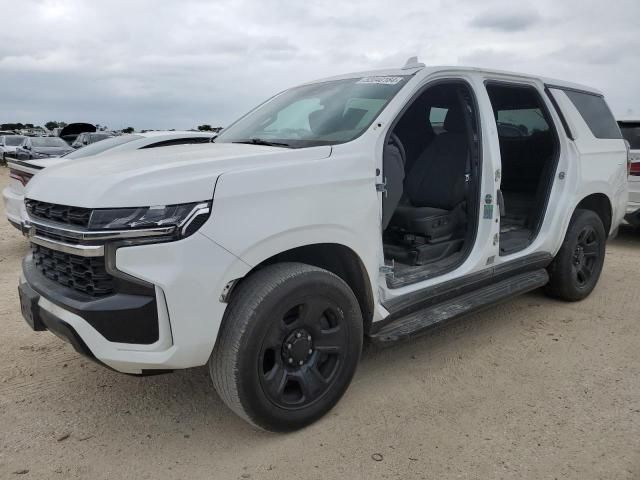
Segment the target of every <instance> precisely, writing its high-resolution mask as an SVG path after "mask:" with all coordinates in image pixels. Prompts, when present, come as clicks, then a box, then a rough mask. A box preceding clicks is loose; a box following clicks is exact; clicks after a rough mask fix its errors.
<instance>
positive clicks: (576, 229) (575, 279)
mask: <svg viewBox="0 0 640 480" xmlns="http://www.w3.org/2000/svg"><path fill="white" fill-rule="evenodd" d="M606 241H607V235H606V233H605V230H604V225H603V224H602V220H600V217H599V216H598V215H597V214H596V213H595V212H593V211H591V210H582V209H577V210H576V211H575V212H574V213H573V216H572V217H571V222H570V223H569V228H568V229H567V234H566V235H565V238H564V242H563V243H562V246H561V247H560V250H559V251H558V254H557V255H556V257H555V258H554V259H553V262H552V263H551V265H550V266H549V267H548V272H549V278H550V280H549V283H548V284H547V286H546V287H545V291H546V293H547V294H548V295H549V296H552V297H555V298H559V299H561V300H566V301H569V302H575V301H578V300H582V299H583V298H586V297H587V296H588V295H589V294H590V293H591V292H592V291H593V289H594V288H595V286H596V284H597V283H598V279H599V278H600V273H601V272H602V266H603V265H604V255H605V243H606Z"/></svg>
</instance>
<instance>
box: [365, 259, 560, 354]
mask: <svg viewBox="0 0 640 480" xmlns="http://www.w3.org/2000/svg"><path fill="white" fill-rule="evenodd" d="M548 282H549V275H548V274H547V271H546V270H545V269H544V268H541V269H539V270H534V271H532V272H527V273H521V274H519V275H515V276H513V277H510V278H507V279H505V280H501V281H499V282H497V283H493V284H490V285H487V286H485V287H481V288H479V289H477V290H474V291H472V292H469V293H466V294H464V295H461V296H459V297H456V298H452V299H449V300H446V301H444V302H441V303H438V304H435V305H431V306H429V307H427V308H424V309H422V310H418V311H416V312H413V313H410V314H408V315H406V316H403V317H399V318H397V319H394V320H392V321H391V322H390V323H389V324H388V325H385V326H384V327H382V328H381V329H380V330H378V331H377V332H376V333H375V334H372V335H370V337H369V338H370V339H371V341H372V342H373V343H375V344H378V345H388V344H391V343H394V342H398V341H402V340H407V339H409V338H412V337H415V336H418V335H420V334H422V333H424V332H426V331H427V330H429V329H430V328H432V327H434V326H436V325H439V324H441V323H442V322H444V321H446V320H451V319H454V318H457V317H460V316H462V315H466V314H468V313H472V312H477V311H479V310H482V309H484V308H487V307H490V306H492V305H495V304H497V303H500V302H503V301H505V300H508V299H510V298H512V297H515V296H517V295H520V294H523V293H526V292H529V291H531V290H535V289H536V288H540V287H542V286H544V285H546V284H547V283H548Z"/></svg>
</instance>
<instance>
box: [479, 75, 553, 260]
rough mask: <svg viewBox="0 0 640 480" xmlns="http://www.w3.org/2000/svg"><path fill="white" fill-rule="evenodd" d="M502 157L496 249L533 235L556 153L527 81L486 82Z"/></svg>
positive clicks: (520, 245)
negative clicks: (509, 82) (520, 83)
mask: <svg viewBox="0 0 640 480" xmlns="http://www.w3.org/2000/svg"><path fill="white" fill-rule="evenodd" d="M487 92H488V94H489V99H490V100H491V105H492V107H493V113H494V116H495V119H496V124H497V130H498V140H499V142H500V156H501V160H502V168H501V172H502V173H501V182H500V190H499V191H498V201H499V204H500V255H508V254H510V253H514V252H517V251H520V250H522V249H524V248H526V247H527V246H529V245H530V244H531V242H532V241H533V240H534V239H535V237H536V235H537V233H538V230H539V228H540V225H541V224H542V220H543V219H544V213H545V210H546V205H547V201H548V198H549V194H550V192H551V186H552V183H553V178H554V176H555V170H556V166H557V162H558V158H559V153H560V146H559V140H558V134H557V132H556V131H555V129H554V127H553V121H552V120H551V118H550V116H549V112H548V111H547V109H546V107H545V105H544V102H543V100H542V98H541V96H540V94H539V93H538V91H537V90H536V89H535V88H533V87H530V86H526V85H511V84H504V83H498V82H491V83H489V84H487Z"/></svg>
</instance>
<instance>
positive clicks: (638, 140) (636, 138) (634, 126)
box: [618, 122, 640, 150]
mask: <svg viewBox="0 0 640 480" xmlns="http://www.w3.org/2000/svg"><path fill="white" fill-rule="evenodd" d="M618 125H620V130H621V131H622V136H623V137H624V139H625V140H626V141H627V142H629V144H630V145H631V150H640V122H618Z"/></svg>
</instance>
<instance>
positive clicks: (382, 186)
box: [376, 177, 387, 197]
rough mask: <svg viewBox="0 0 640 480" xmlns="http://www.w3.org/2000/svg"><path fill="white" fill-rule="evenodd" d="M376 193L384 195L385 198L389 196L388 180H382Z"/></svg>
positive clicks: (377, 186) (377, 185)
mask: <svg viewBox="0 0 640 480" xmlns="http://www.w3.org/2000/svg"><path fill="white" fill-rule="evenodd" d="M376 192H382V193H384V196H385V197H386V196H387V178H386V177H385V178H384V179H383V180H382V183H376Z"/></svg>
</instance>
